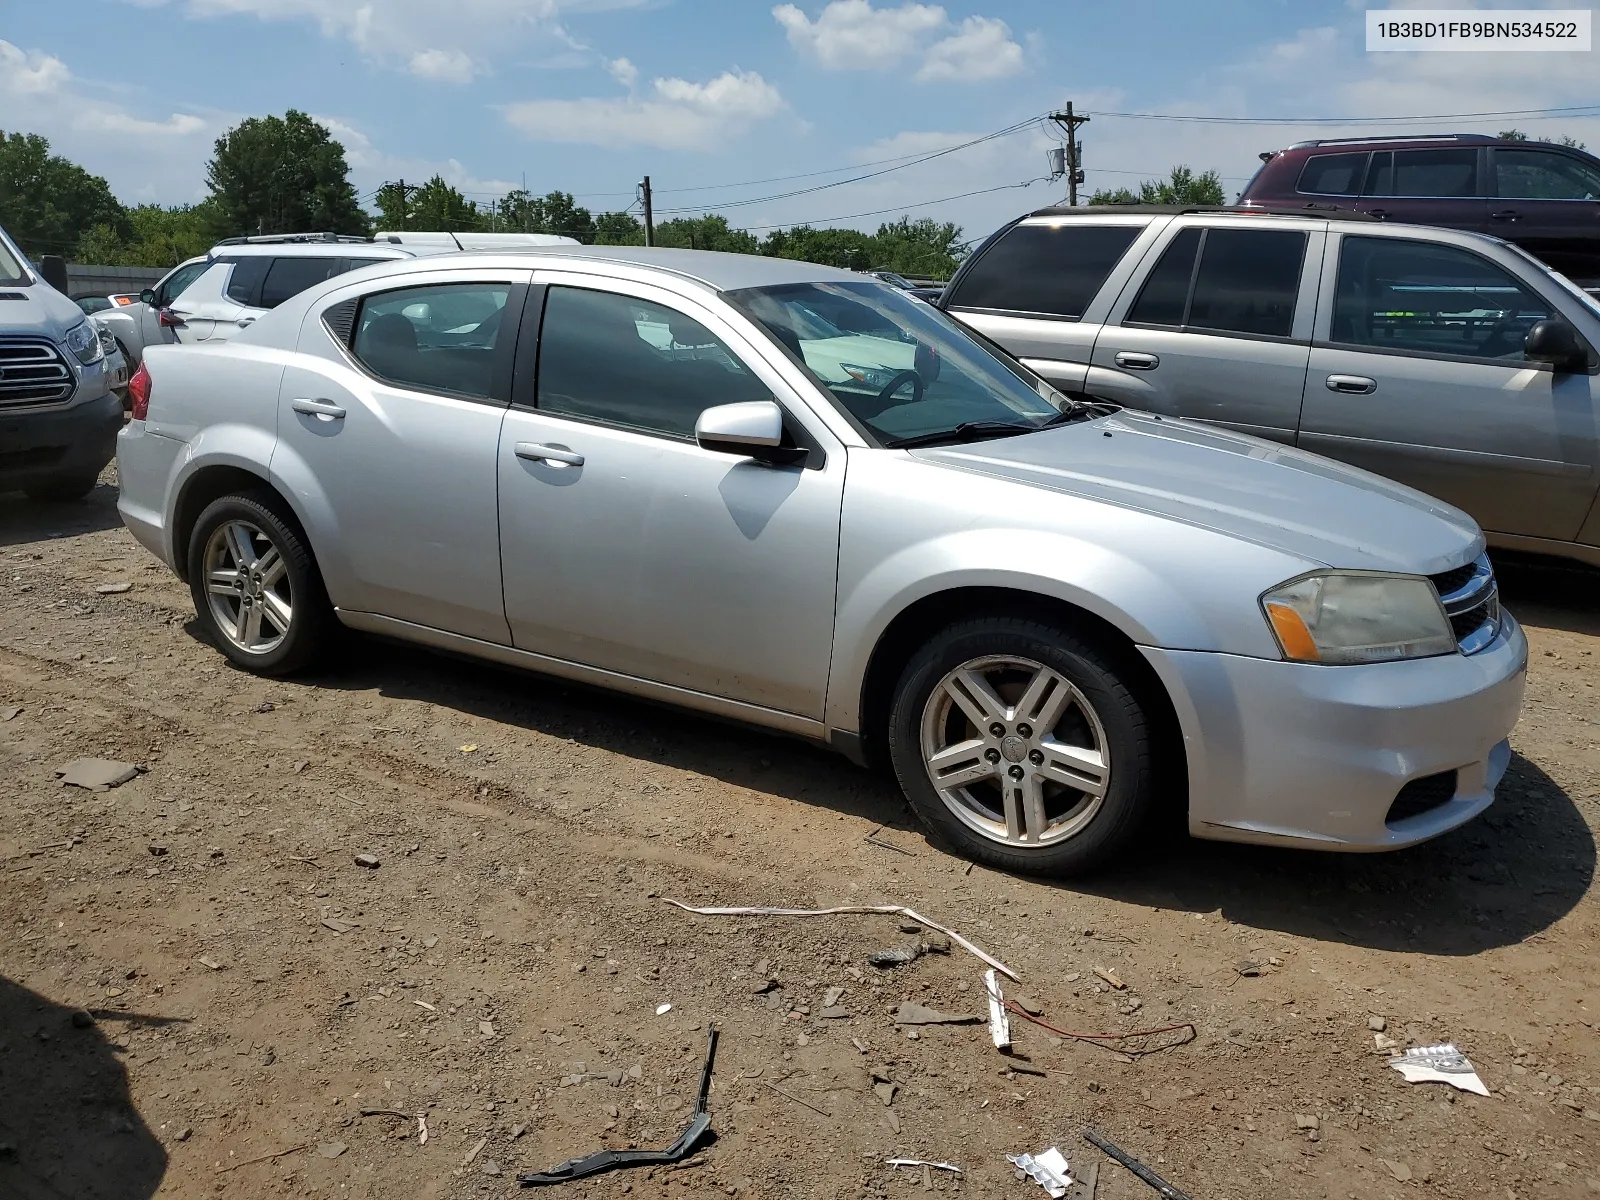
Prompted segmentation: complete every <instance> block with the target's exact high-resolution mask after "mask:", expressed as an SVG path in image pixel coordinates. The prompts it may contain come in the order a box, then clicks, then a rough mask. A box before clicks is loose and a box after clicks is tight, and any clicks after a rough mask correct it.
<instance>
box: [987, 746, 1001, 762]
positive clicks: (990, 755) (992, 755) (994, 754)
mask: <svg viewBox="0 0 1600 1200" xmlns="http://www.w3.org/2000/svg"><path fill="white" fill-rule="evenodd" d="M983 757H984V758H985V759H987V760H988V761H989V762H992V763H997V762H999V761H1000V751H998V750H996V749H994V748H993V747H991V748H989V749H988V750H985V751H984V752H983Z"/></svg>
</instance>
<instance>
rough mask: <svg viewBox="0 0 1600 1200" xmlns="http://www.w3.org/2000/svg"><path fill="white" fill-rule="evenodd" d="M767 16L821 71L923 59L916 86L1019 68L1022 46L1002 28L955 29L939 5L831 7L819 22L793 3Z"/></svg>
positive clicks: (964, 25) (862, 0)
mask: <svg viewBox="0 0 1600 1200" xmlns="http://www.w3.org/2000/svg"><path fill="white" fill-rule="evenodd" d="M772 16H773V18H774V19H775V20H776V21H777V22H778V24H780V25H782V26H783V28H784V32H785V33H786V34H787V35H788V38H789V44H790V45H791V46H793V47H794V48H795V49H796V50H798V51H799V52H800V53H801V54H802V55H804V56H805V57H807V58H809V59H811V60H812V61H814V62H816V63H817V64H818V65H819V66H821V67H822V68H823V69H824V70H829V71H848V70H857V71H865V70H884V69H887V68H890V67H893V66H896V65H897V64H899V63H901V62H903V61H904V60H905V59H907V58H911V57H915V56H921V58H922V65H921V67H919V68H918V70H917V72H916V75H915V78H916V79H917V80H918V81H919V82H922V83H976V82H980V81H983V80H987V79H1001V78H1004V77H1005V76H1007V75H1015V74H1016V73H1017V72H1019V71H1021V70H1022V68H1023V55H1022V47H1021V46H1020V45H1019V44H1018V43H1017V42H1015V41H1013V40H1012V37H1011V29H1010V27H1009V26H1007V25H1006V23H1005V22H1004V21H1002V20H1000V19H999V18H998V17H967V18H966V19H965V20H963V21H962V22H961V24H960V25H956V24H954V23H953V22H952V21H951V20H950V18H949V16H948V15H947V14H946V13H945V10H944V9H943V8H941V7H940V6H939V5H937V4H918V3H915V2H914V0H907V2H906V3H903V4H901V5H899V6H898V7H895V8H873V7H872V3H871V0H831V3H829V4H828V6H827V7H826V8H824V9H823V10H822V12H821V13H819V14H818V15H817V18H816V20H812V19H811V18H810V17H807V16H806V14H805V13H804V12H803V11H802V10H801V9H800V8H798V7H796V6H795V5H793V4H780V5H778V6H777V7H776V8H774V9H773V10H772ZM941 34H943V35H945V36H943V37H942V38H941V37H940V35H941ZM935 39H937V40H935Z"/></svg>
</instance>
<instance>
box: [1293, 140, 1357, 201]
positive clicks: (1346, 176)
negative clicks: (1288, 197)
mask: <svg viewBox="0 0 1600 1200" xmlns="http://www.w3.org/2000/svg"><path fill="white" fill-rule="evenodd" d="M1366 173H1367V155H1366V152H1365V151H1363V152H1362V153H1360V154H1313V155H1312V156H1311V157H1310V158H1308V159H1306V165H1305V166H1304V167H1302V168H1301V169H1300V182H1299V183H1298V184H1297V185H1296V187H1295V190H1296V191H1298V192H1301V193H1303V194H1304V195H1308V196H1354V195H1356V194H1358V193H1359V192H1360V191H1361V180H1362V178H1363V176H1365V175H1366Z"/></svg>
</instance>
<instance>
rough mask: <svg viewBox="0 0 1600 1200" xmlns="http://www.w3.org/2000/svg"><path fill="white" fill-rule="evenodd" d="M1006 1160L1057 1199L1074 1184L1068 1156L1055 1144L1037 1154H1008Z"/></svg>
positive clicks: (1059, 1199)
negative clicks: (1069, 1169) (1068, 1165)
mask: <svg viewBox="0 0 1600 1200" xmlns="http://www.w3.org/2000/svg"><path fill="white" fill-rule="evenodd" d="M1006 1161H1008V1162H1009V1163H1011V1165H1012V1166H1014V1167H1016V1168H1017V1170H1019V1171H1021V1172H1022V1173H1023V1174H1024V1175H1026V1176H1027V1177H1028V1178H1029V1179H1031V1180H1033V1181H1034V1182H1035V1183H1037V1184H1038V1185H1039V1186H1040V1187H1042V1188H1043V1189H1044V1190H1045V1191H1047V1192H1049V1193H1050V1195H1051V1196H1053V1197H1055V1200H1061V1197H1063V1196H1065V1195H1066V1194H1067V1189H1068V1188H1069V1187H1071V1186H1072V1176H1071V1175H1070V1174H1068V1171H1067V1156H1066V1155H1065V1154H1063V1153H1061V1151H1060V1150H1057V1149H1056V1148H1055V1147H1054V1146H1051V1147H1050V1148H1049V1149H1048V1150H1041V1151H1039V1153H1037V1154H1008V1155H1006Z"/></svg>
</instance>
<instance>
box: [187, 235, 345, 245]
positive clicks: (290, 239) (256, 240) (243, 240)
mask: <svg viewBox="0 0 1600 1200" xmlns="http://www.w3.org/2000/svg"><path fill="white" fill-rule="evenodd" d="M309 242H337V243H346V242H356V243H359V244H361V245H370V244H371V242H372V239H371V238H367V237H357V236H355V235H354V234H349V233H331V232H330V233H267V234H260V235H258V236H256V237H231V238H223V239H222V240H221V241H220V242H218V243H217V245H219V246H270V245H286V244H293V243H299V244H305V243H309Z"/></svg>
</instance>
